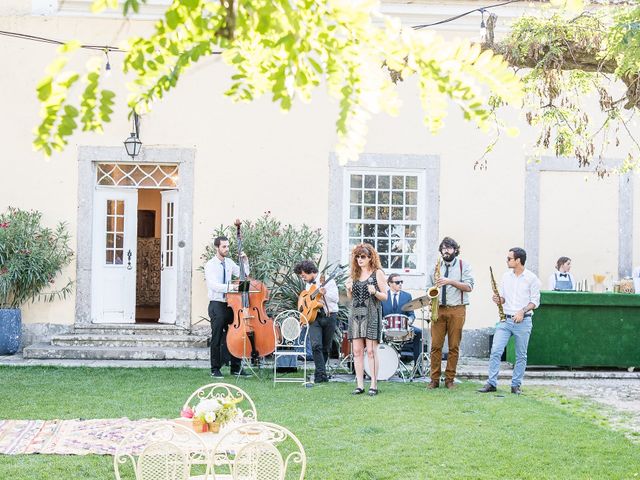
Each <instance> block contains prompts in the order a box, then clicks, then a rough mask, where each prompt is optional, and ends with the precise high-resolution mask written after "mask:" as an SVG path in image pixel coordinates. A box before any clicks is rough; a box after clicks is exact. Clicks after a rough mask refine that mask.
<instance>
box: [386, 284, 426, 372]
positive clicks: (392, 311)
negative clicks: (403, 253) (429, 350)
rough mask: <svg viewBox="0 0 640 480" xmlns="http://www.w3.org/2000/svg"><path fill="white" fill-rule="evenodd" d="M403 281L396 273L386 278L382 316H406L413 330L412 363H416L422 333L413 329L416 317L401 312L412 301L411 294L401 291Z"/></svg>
mask: <svg viewBox="0 0 640 480" xmlns="http://www.w3.org/2000/svg"><path fill="white" fill-rule="evenodd" d="M403 283H404V280H403V279H402V277H401V276H400V275H398V274H397V273H392V274H391V275H389V278H387V284H388V285H389V295H388V297H387V299H386V300H385V301H384V302H382V316H383V317H386V316H387V315H406V316H407V317H409V324H411V329H412V330H413V361H414V362H418V361H419V359H420V343H421V342H422V331H421V330H420V329H419V328H418V327H414V326H413V325H412V324H413V321H414V320H415V319H416V315H415V314H414V313H413V311H409V312H403V311H402V306H403V305H405V304H406V303H408V302H410V301H411V300H412V297H411V294H410V293H409V292H405V291H403V290H402V284H403Z"/></svg>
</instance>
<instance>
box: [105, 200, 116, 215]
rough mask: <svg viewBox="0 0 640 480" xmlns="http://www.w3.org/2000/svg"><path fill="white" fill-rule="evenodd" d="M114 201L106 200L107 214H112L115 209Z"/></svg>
mask: <svg viewBox="0 0 640 480" xmlns="http://www.w3.org/2000/svg"><path fill="white" fill-rule="evenodd" d="M114 203H115V201H114V200H107V215H113V214H114V213H115V210H116V209H115V205H114Z"/></svg>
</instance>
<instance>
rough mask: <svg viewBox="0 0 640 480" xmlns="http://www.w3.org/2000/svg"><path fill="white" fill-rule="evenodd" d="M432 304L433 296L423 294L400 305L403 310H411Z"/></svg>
mask: <svg viewBox="0 0 640 480" xmlns="http://www.w3.org/2000/svg"><path fill="white" fill-rule="evenodd" d="M429 306H431V298H429V295H423V296H422V297H418V298H414V299H413V300H411V301H410V302H407V303H405V304H404V305H402V307H400V309H401V310H402V311H403V312H410V311H412V310H420V309H421V308H423V307H429Z"/></svg>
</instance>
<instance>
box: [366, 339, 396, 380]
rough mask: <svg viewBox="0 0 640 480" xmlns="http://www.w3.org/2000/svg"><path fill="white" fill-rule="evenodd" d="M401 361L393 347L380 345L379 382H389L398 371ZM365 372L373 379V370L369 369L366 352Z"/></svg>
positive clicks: (384, 344)
mask: <svg viewBox="0 0 640 480" xmlns="http://www.w3.org/2000/svg"><path fill="white" fill-rule="evenodd" d="M398 365H399V359H398V352H396V351H395V349H394V348H393V347H392V346H391V345H387V344H386V343H380V344H378V375H377V377H378V380H389V379H390V378H391V377H393V374H394V373H396V371H397V370H398ZM364 371H365V373H366V374H367V375H369V378H371V369H370V368H369V357H368V356H367V352H366V350H365V353H364Z"/></svg>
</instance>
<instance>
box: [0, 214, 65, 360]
mask: <svg viewBox="0 0 640 480" xmlns="http://www.w3.org/2000/svg"><path fill="white" fill-rule="evenodd" d="M41 220H42V213H40V212H37V211H33V210H29V211H27V210H21V209H19V208H14V207H9V208H8V209H7V210H6V211H5V212H4V213H2V214H0V355H11V354H14V353H16V352H17V351H18V349H19V348H20V341H21V338H22V316H21V313H20V307H21V306H22V305H24V304H25V303H27V302H33V301H36V300H44V301H47V302H51V301H53V300H55V299H57V298H65V297H66V296H67V295H68V294H69V293H71V290H72V286H73V282H72V281H71V280H69V281H68V282H67V284H66V285H65V286H63V287H62V288H55V278H56V277H57V276H58V275H59V274H60V272H61V270H62V269H63V268H64V267H66V266H67V265H69V263H70V262H71V259H72V258H73V251H72V250H71V248H70V247H69V234H68V232H67V227H66V225H65V224H64V223H59V224H58V225H57V226H56V228H54V229H50V228H46V227H44V226H42V225H41Z"/></svg>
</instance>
